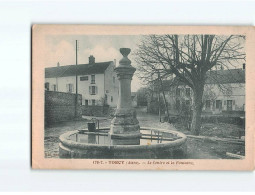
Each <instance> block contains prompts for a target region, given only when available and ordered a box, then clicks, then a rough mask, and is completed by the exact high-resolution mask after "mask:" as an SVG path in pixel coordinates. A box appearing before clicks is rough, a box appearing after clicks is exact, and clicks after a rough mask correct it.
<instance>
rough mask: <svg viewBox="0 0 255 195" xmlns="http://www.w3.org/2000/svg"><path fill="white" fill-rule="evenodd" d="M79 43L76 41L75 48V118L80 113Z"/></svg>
mask: <svg viewBox="0 0 255 195" xmlns="http://www.w3.org/2000/svg"><path fill="white" fill-rule="evenodd" d="M77 43H78V41H77V40H76V46H75V51H76V54H75V55H76V56H75V58H76V65H75V89H76V93H75V118H77V117H78V116H77V115H78V113H77V104H78V76H77V65H78V59H77Z"/></svg>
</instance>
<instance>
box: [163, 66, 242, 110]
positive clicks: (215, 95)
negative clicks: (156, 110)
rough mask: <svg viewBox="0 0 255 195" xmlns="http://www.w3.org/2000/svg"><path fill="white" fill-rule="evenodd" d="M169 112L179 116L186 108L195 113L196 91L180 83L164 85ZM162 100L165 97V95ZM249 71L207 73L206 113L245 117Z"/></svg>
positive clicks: (174, 82)
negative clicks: (242, 114) (243, 114)
mask: <svg viewBox="0 0 255 195" xmlns="http://www.w3.org/2000/svg"><path fill="white" fill-rule="evenodd" d="M163 88H164V91H165V96H166V99H167V102H168V108H169V110H170V111H171V113H172V112H174V113H178V112H179V111H181V110H182V108H183V107H186V108H190V109H192V104H193V92H192V89H191V88H190V87H189V86H187V85H185V84H184V83H182V82H180V81H177V79H172V80H166V81H164V83H163ZM161 96H162V94H161ZM244 111H245V70H244V69H229V70H213V71H209V72H207V79H206V84H205V87H204V95H203V113H209V114H220V113H223V112H225V113H237V112H240V113H244Z"/></svg>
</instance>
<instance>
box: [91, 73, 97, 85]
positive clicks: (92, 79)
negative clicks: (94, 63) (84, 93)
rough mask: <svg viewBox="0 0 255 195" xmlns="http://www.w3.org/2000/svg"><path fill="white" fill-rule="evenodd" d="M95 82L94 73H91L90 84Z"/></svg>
mask: <svg viewBox="0 0 255 195" xmlns="http://www.w3.org/2000/svg"><path fill="white" fill-rule="evenodd" d="M95 83H96V77H95V75H91V84H95Z"/></svg>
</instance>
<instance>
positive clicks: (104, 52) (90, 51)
mask: <svg viewBox="0 0 255 195" xmlns="http://www.w3.org/2000/svg"><path fill="white" fill-rule="evenodd" d="M140 39H141V37H140V36H138V35H131V36H129V35H114V36H109V35H107V36H102V35H91V36H89V35H75V36H72V35H57V36H56V35H50V36H47V37H46V47H45V48H47V49H46V52H45V58H44V59H45V67H54V66H57V63H58V62H59V63H60V66H65V65H71V64H75V62H76V61H75V60H76V58H75V40H78V64H87V63H88V57H89V56H90V55H93V56H94V57H95V61H96V62H105V61H114V59H116V62H117V66H118V65H119V60H120V59H121V58H122V55H121V54H120V52H119V49H120V48H123V47H128V48H130V49H131V53H130V54H129V56H128V57H129V59H130V60H131V62H132V66H134V67H136V64H135V61H134V56H133V55H132V52H134V51H135V50H136V49H137V44H138V43H139V40H140ZM141 87H143V85H142V82H141V81H140V80H139V79H138V77H137V76H136V75H134V76H133V80H132V82H131V91H134V92H135V91H137V90H138V89H139V88H141Z"/></svg>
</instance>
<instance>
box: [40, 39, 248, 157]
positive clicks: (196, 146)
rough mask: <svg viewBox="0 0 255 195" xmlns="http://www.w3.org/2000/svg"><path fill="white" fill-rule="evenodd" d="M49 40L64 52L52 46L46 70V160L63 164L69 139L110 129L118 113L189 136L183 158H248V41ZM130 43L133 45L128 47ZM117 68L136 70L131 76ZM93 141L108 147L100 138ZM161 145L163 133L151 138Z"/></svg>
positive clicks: (144, 123)
mask: <svg viewBox="0 0 255 195" xmlns="http://www.w3.org/2000/svg"><path fill="white" fill-rule="evenodd" d="M53 40H54V41H53ZM48 41H49V43H50V44H53V43H54V44H59V45H60V47H56V46H54V47H52V48H51V52H52V54H51V58H52V60H51V61H50V60H49V64H47V65H46V68H45V83H44V89H45V110H44V112H45V113H44V114H45V120H44V122H45V124H44V125H45V129H44V130H45V131H44V135H45V137H44V147H45V158H59V151H60V149H59V137H60V136H61V135H62V134H65V133H66V132H69V131H73V130H82V129H92V130H93V131H97V130H99V129H103V130H104V128H109V127H110V126H111V124H115V123H114V122H112V121H113V118H116V117H117V119H116V120H117V121H118V114H116V113H118V110H121V108H125V109H127V108H128V107H130V108H132V110H134V111H135V116H134V118H133V119H132V120H136V119H137V120H138V121H139V127H140V128H141V130H146V128H148V129H151V128H153V129H164V130H166V131H167V130H169V131H174V132H179V133H180V134H183V135H185V137H186V140H185V142H186V152H185V156H183V157H182V158H186V159H242V158H244V156H245V122H244V121H245V51H244V43H245V37H242V36H237V35H233V36H217V35H149V36H126V37H125V36H101V37H99V36H94V37H93V36H92V37H89V38H82V36H79V37H72V38H70V37H62V38H58V39H57V40H55V39H54V37H53V38H52V39H50V38H49V40H48ZM100 41H102V42H100ZM88 42H89V44H88ZM50 44H49V45H50ZM111 44H112V45H111ZM61 45H62V46H63V47H61ZM86 45H87V46H86ZM98 45H100V47H99V46H98ZM122 45H123V46H125V47H126V45H127V47H126V48H123V49H120V48H121V47H122ZM64 46H65V47H66V50H65V47H64ZM85 46H86V47H85ZM119 50H120V53H121V54H122V55H123V56H124V57H123V56H121V55H120V53H119ZM104 52H105V53H104ZM128 55H129V56H128ZM127 56H128V57H127ZM122 57H123V58H122ZM65 59H66V60H65ZM70 59H71V60H70ZM117 67H125V68H126V67H128V68H130V67H132V68H134V70H133V69H132V71H133V72H132V71H131V68H130V70H128V71H129V72H124V73H123V72H121V71H123V70H122V69H120V68H119V69H118V68H117ZM125 71H126V70H125ZM130 71H131V72H130ZM133 74H134V75H133ZM125 75H131V76H130V77H128V78H126V76H125ZM123 79H124V80H125V79H129V80H130V82H131V85H130V83H128V82H126V81H125V82H124V81H123ZM129 92H130V94H129ZM121 94H122V95H121ZM120 96H122V97H120ZM129 96H130V101H129V99H128V97H129ZM125 98H126V99H125ZM125 104H128V105H125ZM125 106H126V107H125ZM127 116H129V115H127ZM116 120H115V122H116ZM130 120H131V119H130ZM132 125H134V127H132V128H133V129H134V128H136V127H135V125H136V123H134V124H133V123H132ZM111 128H113V130H112V129H111V131H113V133H115V134H116V132H118V131H119V129H118V128H119V127H111ZM114 128H116V130H114ZM114 131H115V132H114ZM151 134H152V131H151ZM144 135H145V136H147V137H146V138H144V139H147V138H148V136H149V135H148V134H146V133H144ZM154 136H155V135H154ZM76 139H77V138H76ZM84 139H85V138H84ZM86 139H88V140H89V139H90V138H89V137H88V138H86ZM91 139H92V142H93V144H97V145H100V144H101V142H102V141H99V140H100V139H101V138H99V136H98V140H97V137H93V138H91ZM153 139H155V140H157V143H161V142H162V139H164V138H163V134H162V137H161V140H160V139H159V135H158V139H157V138H153V136H152V135H151V141H152V140H153ZM169 139H170V138H169ZM80 140H82V138H80ZM166 140H167V139H166ZM76 141H77V140H76ZM90 141H91V140H90ZM90 141H89V142H90ZM163 141H164V140H163ZM92 142H91V143H92ZM105 143H106V142H105V141H104V142H103V144H105ZM139 143H140V142H139ZM146 143H147V144H148V145H150V144H152V142H146ZM146 143H145V144H146ZM162 143H163V142H162ZM118 144H119V143H118ZM134 144H136V143H134ZM62 150H63V148H62ZM164 157H165V156H164ZM169 158H172V157H170V156H169ZM173 158H175V157H173Z"/></svg>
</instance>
